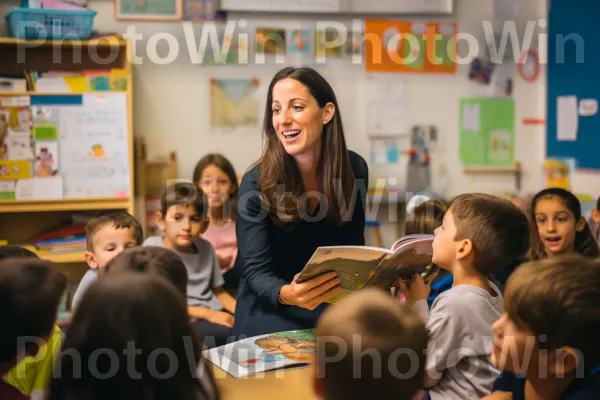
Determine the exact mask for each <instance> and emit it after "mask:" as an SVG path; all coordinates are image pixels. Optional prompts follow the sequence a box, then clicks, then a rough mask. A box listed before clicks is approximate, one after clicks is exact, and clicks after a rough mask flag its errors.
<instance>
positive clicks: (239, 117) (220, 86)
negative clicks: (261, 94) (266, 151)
mask: <svg viewBox="0 0 600 400" xmlns="http://www.w3.org/2000/svg"><path fill="white" fill-rule="evenodd" d="M259 84H260V81H259V80H258V79H256V78H248V79H244V78H238V79H217V78H213V79H211V81H210V108H211V112H210V123H211V126H213V127H241V126H258V124H259V115H260V111H259V102H258V99H257V97H258V86H259Z"/></svg>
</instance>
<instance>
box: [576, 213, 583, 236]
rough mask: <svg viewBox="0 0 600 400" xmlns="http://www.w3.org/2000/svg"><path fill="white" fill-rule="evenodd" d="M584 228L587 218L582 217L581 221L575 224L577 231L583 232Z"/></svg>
mask: <svg viewBox="0 0 600 400" xmlns="http://www.w3.org/2000/svg"><path fill="white" fill-rule="evenodd" d="M583 228H585V218H584V217H581V218H579V221H577V225H575V229H576V230H577V232H581V231H582V230H583Z"/></svg>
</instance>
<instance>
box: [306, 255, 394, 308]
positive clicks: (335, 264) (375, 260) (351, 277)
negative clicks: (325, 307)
mask: <svg viewBox="0 0 600 400" xmlns="http://www.w3.org/2000/svg"><path fill="white" fill-rule="evenodd" d="M387 254H390V252H389V250H385V249H379V248H376V247H353V246H347V247H346V246H334V247H319V248H318V249H317V251H316V252H315V254H313V256H312V257H311V259H310V260H309V261H308V263H307V264H306V267H304V269H303V270H302V272H301V274H300V278H299V279H298V283H302V282H306V281H307V280H309V279H312V278H315V277H317V276H319V275H322V274H325V273H327V272H330V271H335V272H337V274H338V277H339V279H340V286H341V287H342V291H341V292H340V293H339V294H338V296H336V299H337V298H339V297H341V296H342V295H343V294H344V293H349V292H353V291H355V290H357V289H360V288H362V287H364V285H365V283H366V282H367V281H368V280H369V279H370V277H371V276H372V275H373V274H374V273H375V270H376V269H377V266H378V265H379V263H380V262H381V260H382V259H383V258H384V257H385V256H386V255H387ZM334 300H335V299H332V301H334Z"/></svg>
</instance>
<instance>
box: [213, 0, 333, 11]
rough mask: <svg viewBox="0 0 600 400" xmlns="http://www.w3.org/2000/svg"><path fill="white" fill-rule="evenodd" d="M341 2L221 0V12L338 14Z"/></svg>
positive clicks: (326, 0) (317, 0) (325, 0)
mask: <svg viewBox="0 0 600 400" xmlns="http://www.w3.org/2000/svg"><path fill="white" fill-rule="evenodd" d="M340 1H341V0H293V1H290V0H221V7H220V9H221V10H223V11H267V12H268V11H272V12H299V11H301V12H308V13H314V12H333V13H336V12H340V10H341V4H340Z"/></svg>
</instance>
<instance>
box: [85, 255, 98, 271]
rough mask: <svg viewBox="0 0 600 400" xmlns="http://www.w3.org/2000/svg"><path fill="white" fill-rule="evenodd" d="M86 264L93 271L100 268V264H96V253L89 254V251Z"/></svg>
mask: <svg viewBox="0 0 600 400" xmlns="http://www.w3.org/2000/svg"><path fill="white" fill-rule="evenodd" d="M85 262H86V263H87V265H88V266H89V267H90V268H92V269H96V268H98V263H97V262H96V257H95V256H94V253H92V252H89V251H86V252H85Z"/></svg>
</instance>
